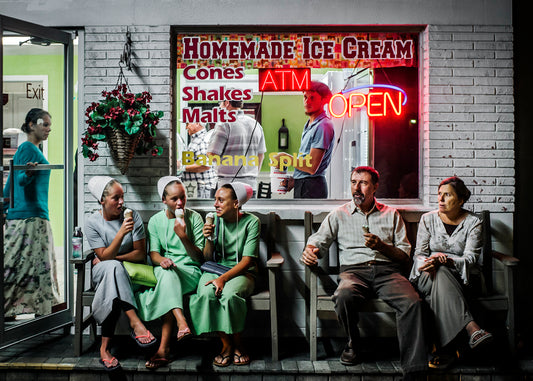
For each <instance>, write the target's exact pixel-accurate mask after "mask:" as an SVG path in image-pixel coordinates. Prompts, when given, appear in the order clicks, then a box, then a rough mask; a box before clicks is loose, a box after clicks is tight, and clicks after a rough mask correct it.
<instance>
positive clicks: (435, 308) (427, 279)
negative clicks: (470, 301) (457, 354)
mask: <svg viewBox="0 0 533 381" xmlns="http://www.w3.org/2000/svg"><path fill="white" fill-rule="evenodd" d="M459 279H460V278H459V274H458V273H457V271H455V270H451V269H450V268H448V267H445V266H439V267H438V268H437V271H436V273H435V275H434V276H433V277H431V276H430V275H429V274H428V273H427V272H426V271H424V272H422V274H420V277H419V278H418V291H419V292H420V293H421V294H422V296H423V297H424V298H425V299H426V301H427V302H428V304H429V306H430V307H431V311H432V312H433V315H434V319H435V325H436V329H437V335H438V338H437V342H438V344H439V346H440V347H444V346H445V345H447V344H449V343H450V342H451V341H452V340H453V339H455V337H456V336H457V335H458V334H459V333H460V332H461V331H462V330H463V329H464V328H465V327H466V325H467V324H468V323H470V322H471V321H472V320H474V318H473V317H472V314H471V313H470V311H469V308H468V305H467V302H466V297H465V294H464V292H463V286H462V284H461V283H462V282H461V281H460V280H459Z"/></svg>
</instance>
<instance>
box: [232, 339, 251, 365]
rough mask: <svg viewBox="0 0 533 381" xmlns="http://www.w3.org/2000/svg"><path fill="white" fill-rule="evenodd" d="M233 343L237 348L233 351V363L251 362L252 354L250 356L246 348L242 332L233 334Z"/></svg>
mask: <svg viewBox="0 0 533 381" xmlns="http://www.w3.org/2000/svg"><path fill="white" fill-rule="evenodd" d="M233 344H234V345H235V350H234V352H233V363H234V364H236V365H239V364H240V365H243V364H248V363H249V362H250V356H248V354H247V353H246V351H245V350H244V347H243V345H242V341H241V334H240V332H239V333H234V334H233Z"/></svg>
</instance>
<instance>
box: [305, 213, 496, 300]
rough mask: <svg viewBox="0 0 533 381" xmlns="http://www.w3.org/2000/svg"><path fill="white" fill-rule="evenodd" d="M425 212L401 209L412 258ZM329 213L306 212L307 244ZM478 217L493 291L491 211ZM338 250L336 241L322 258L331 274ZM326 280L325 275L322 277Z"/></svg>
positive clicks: (484, 263) (485, 267)
mask: <svg viewBox="0 0 533 381" xmlns="http://www.w3.org/2000/svg"><path fill="white" fill-rule="evenodd" d="M424 213H425V212H421V211H409V210H400V214H401V216H402V218H403V220H404V222H405V226H406V230H407V238H408V239H409V242H410V243H411V258H412V257H413V254H414V252H415V248H416V236H417V232H418V223H419V222H420V217H421V216H422V214H424ZM327 215H328V212H322V213H317V214H313V213H311V212H308V211H307V212H305V216H304V232H305V244H307V240H308V238H309V236H310V235H311V234H313V233H314V232H315V231H316V230H317V229H318V227H319V226H320V224H321V223H322V221H324V219H325V218H326V216H327ZM477 215H478V217H479V218H480V219H481V220H482V222H483V245H482V250H481V255H480V257H479V264H480V266H481V269H482V273H483V277H484V279H485V286H486V288H487V290H488V291H489V292H492V289H493V282H492V271H493V269H492V257H491V252H492V242H491V229H490V212H489V211H486V210H484V211H482V212H481V213H478V214H477ZM337 258H338V252H337V246H336V244H335V243H334V244H333V245H332V248H331V249H330V255H329V256H327V255H326V256H324V258H322V259H321V263H320V266H321V267H322V268H323V269H324V271H325V272H327V274H329V275H336V274H338V272H339V268H338V262H337ZM411 266H412V260H411V261H409V263H408V264H407V265H406V266H405V268H404V271H403V272H404V274H405V275H408V273H409V271H410V269H411ZM321 278H322V280H323V281H324V277H321ZM324 287H325V288H327V289H329V288H330V287H331V285H329V286H327V285H324Z"/></svg>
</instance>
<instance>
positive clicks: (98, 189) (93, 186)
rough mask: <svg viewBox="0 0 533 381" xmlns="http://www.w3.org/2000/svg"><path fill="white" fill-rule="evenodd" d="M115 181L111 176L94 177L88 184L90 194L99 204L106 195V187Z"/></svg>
mask: <svg viewBox="0 0 533 381" xmlns="http://www.w3.org/2000/svg"><path fill="white" fill-rule="evenodd" d="M113 180H115V179H114V178H112V177H109V176H94V177H93V178H91V179H90V180H89V183H88V184H87V186H88V188H89V192H91V194H92V195H93V197H94V198H95V199H96V200H97V201H98V202H100V201H101V200H102V195H103V194H104V189H105V187H106V185H107V184H109V182H110V181H113ZM115 181H116V180H115Z"/></svg>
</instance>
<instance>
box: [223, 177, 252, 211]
mask: <svg viewBox="0 0 533 381" xmlns="http://www.w3.org/2000/svg"><path fill="white" fill-rule="evenodd" d="M225 185H229V186H230V187H232V188H233V190H234V191H235V195H236V196H237V200H238V201H239V206H243V205H244V204H246V202H247V201H248V200H249V199H250V198H252V195H253V194H254V190H253V188H252V187H251V186H250V185H248V184H245V183H241V182H238V181H236V182H234V183H228V184H225Z"/></svg>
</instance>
